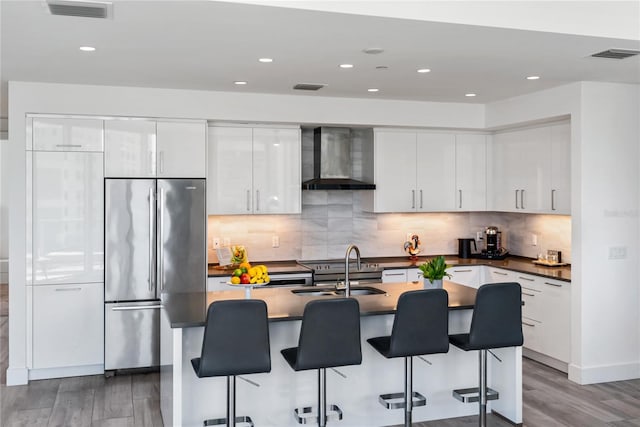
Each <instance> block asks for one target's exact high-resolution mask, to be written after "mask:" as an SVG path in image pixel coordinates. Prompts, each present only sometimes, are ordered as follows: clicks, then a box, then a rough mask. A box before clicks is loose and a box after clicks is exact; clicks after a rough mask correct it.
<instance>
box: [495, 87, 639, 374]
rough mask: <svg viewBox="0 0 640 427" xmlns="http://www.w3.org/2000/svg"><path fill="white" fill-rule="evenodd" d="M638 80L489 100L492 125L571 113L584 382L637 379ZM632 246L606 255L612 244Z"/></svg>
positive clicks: (574, 370)
mask: <svg viewBox="0 0 640 427" xmlns="http://www.w3.org/2000/svg"><path fill="white" fill-rule="evenodd" d="M639 98H640V86H638V85H624V84H610V83H594V82H582V83H575V84H570V85H566V86H562V87H558V88H554V89H549V90H545V91H541V92H537V93H534V94H531V95H526V96H521V97H517V98H512V99H509V100H505V101H501V102H497V103H494V104H488V105H487V127H490V128H499V127H502V126H506V125H508V124H510V123H526V122H532V121H540V120H544V119H546V118H548V117H557V116H563V115H567V114H568V115H570V116H571V153H572V161H571V185H572V189H571V192H572V196H571V197H572V202H571V205H572V206H571V212H572V232H571V233H572V242H571V246H572V261H573V264H572V272H571V276H572V281H571V291H572V306H571V311H572V316H571V319H572V328H571V331H572V356H571V364H570V367H569V378H570V379H571V380H573V381H576V382H578V383H582V384H587V383H593V382H602V381H614V380H620V379H628V378H638V377H640V348H639V337H640V324H639V321H638V311H639V309H640V297H639V295H638V294H639V292H638V286H640V285H639V277H640V275H639V273H640V271H639V270H638V249H639V241H640V238H639V219H638V206H639V205H638V202H639V200H638V182H639V180H640V176H639V174H638V164H639V153H638V144H639V140H640V131H639V130H638V126H639V122H638V117H640V109H639V106H638V104H639V102H640V101H639ZM612 246H623V247H625V248H626V249H627V258H626V259H624V260H609V259H608V248H609V247H612Z"/></svg>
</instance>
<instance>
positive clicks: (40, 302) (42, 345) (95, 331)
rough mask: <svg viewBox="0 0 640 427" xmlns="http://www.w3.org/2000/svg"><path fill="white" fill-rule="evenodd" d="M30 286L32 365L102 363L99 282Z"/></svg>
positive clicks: (101, 321) (101, 294)
mask: <svg viewBox="0 0 640 427" xmlns="http://www.w3.org/2000/svg"><path fill="white" fill-rule="evenodd" d="M32 288H33V364H32V365H33V366H32V368H33V369H44V368H64V367H77V366H86V365H101V364H103V363H104V286H103V284H102V283H86V284H65V285H42V286H33V287H32Z"/></svg>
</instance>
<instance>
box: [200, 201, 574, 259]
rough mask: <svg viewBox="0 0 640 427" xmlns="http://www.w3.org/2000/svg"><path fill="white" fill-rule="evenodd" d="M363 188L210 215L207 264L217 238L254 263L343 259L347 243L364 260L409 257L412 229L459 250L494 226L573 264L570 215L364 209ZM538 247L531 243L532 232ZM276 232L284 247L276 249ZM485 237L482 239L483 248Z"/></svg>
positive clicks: (512, 246) (521, 245)
mask: <svg viewBox="0 0 640 427" xmlns="http://www.w3.org/2000/svg"><path fill="white" fill-rule="evenodd" d="M360 194H361V192H360V191H303V192H302V214H300V215H232V216H210V217H209V220H208V246H209V262H217V258H216V255H215V250H214V249H213V239H214V238H219V239H220V241H221V242H223V241H224V239H225V238H229V239H230V242H231V244H243V245H245V247H246V248H247V251H248V253H249V257H250V259H251V260H260V261H275V260H291V259H295V260H299V259H304V260H312V259H325V258H342V257H344V253H345V250H346V247H347V245H348V244H349V243H355V244H357V245H358V246H359V248H360V252H361V253H362V256H363V257H373V256H405V255H406V253H405V252H404V250H403V244H404V242H405V240H406V235H407V233H413V234H417V235H418V236H420V241H421V246H420V248H421V249H422V254H424V255H435V254H456V253H457V251H458V246H457V238H459V237H475V234H476V231H482V230H484V228H485V227H487V226H489V225H495V226H497V227H498V228H499V229H500V230H501V231H502V241H503V246H504V247H506V248H507V249H508V250H509V252H510V253H512V254H514V255H522V256H526V257H531V258H535V257H536V256H537V255H538V253H546V251H547V249H557V250H560V251H562V259H563V261H565V262H571V217H570V216H566V215H536V214H521V213H502V212H451V213H406V214H375V213H370V212H364V211H363V210H362V209H361V207H360V206H361V204H360ZM534 234H535V235H536V238H537V245H536V246H533V245H532V240H533V235H534ZM274 236H277V237H278V240H279V247H277V248H273V247H272V243H273V238H274ZM482 244H483V242H479V246H478V249H481V246H482Z"/></svg>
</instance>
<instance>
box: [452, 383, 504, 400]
mask: <svg viewBox="0 0 640 427" xmlns="http://www.w3.org/2000/svg"><path fill="white" fill-rule="evenodd" d="M453 397H455V398H456V399H458V400H459V401H460V402H463V403H472V402H479V401H480V389H479V388H478V387H472V388H460V389H458V390H453ZM499 397H500V394H499V393H498V392H497V391H495V390H494V389H492V388H489V387H487V402H488V401H489V400H498V398H499Z"/></svg>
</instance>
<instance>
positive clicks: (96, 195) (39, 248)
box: [30, 151, 104, 285]
mask: <svg viewBox="0 0 640 427" xmlns="http://www.w3.org/2000/svg"><path fill="white" fill-rule="evenodd" d="M102 157H103V155H102V153H82V152H48V151H34V152H33V159H32V162H33V167H32V169H33V172H32V177H31V178H32V183H31V185H32V197H31V199H32V208H31V212H30V214H31V216H32V244H31V245H30V246H31V247H32V249H31V251H32V262H33V270H32V271H33V284H34V285H39V284H50V283H89V282H102V281H103V271H104V245H103V234H104V230H103V216H104V210H103V203H104V202H103V200H104V197H103V193H104V192H103V188H104V183H103V178H104V174H103V159H102Z"/></svg>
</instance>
